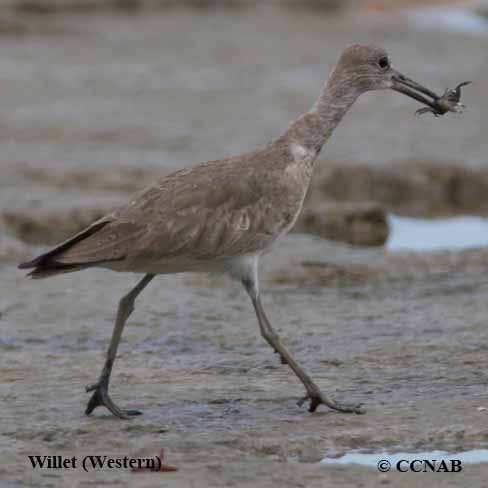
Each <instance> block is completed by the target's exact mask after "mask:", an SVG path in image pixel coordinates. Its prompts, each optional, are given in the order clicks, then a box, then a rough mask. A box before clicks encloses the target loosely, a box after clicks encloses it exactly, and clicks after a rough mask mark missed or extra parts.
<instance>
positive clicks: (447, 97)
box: [415, 81, 472, 117]
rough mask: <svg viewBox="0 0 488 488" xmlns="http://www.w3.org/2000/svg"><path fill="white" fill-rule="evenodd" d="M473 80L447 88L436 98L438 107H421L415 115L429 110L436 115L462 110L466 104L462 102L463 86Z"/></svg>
mask: <svg viewBox="0 0 488 488" xmlns="http://www.w3.org/2000/svg"><path fill="white" fill-rule="evenodd" d="M471 83H472V81H463V82H462V83H459V85H458V86H457V87H456V88H454V89H453V90H449V89H447V90H446V91H445V92H444V95H442V96H441V97H439V98H438V99H437V100H435V104H436V105H437V107H436V108H435V109H434V108H432V107H424V108H420V109H419V110H417V111H416V112H415V115H421V114H425V113H428V112H431V113H433V114H434V116H435V117H439V116H440V115H444V114H445V113H446V112H458V113H460V112H462V111H463V108H466V105H464V104H462V103H461V102H460V100H461V87H463V86H466V85H471Z"/></svg>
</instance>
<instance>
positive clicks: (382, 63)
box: [378, 56, 390, 69]
mask: <svg viewBox="0 0 488 488" xmlns="http://www.w3.org/2000/svg"><path fill="white" fill-rule="evenodd" d="M378 66H379V67H380V68H381V69H386V68H388V67H389V66H390V61H389V60H388V58H387V57H386V56H384V57H382V58H380V60H379V61H378Z"/></svg>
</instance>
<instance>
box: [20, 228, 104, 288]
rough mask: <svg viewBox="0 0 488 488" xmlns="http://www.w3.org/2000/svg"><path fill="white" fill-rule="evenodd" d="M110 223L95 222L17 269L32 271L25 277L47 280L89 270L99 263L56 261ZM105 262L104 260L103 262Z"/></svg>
mask: <svg viewBox="0 0 488 488" xmlns="http://www.w3.org/2000/svg"><path fill="white" fill-rule="evenodd" d="M109 222H110V220H102V221H97V222H95V223H93V224H92V225H90V227H87V228H86V229H84V230H82V231H81V232H79V233H78V234H76V235H75V236H73V237H71V238H70V239H68V240H66V241H64V242H62V243H61V244H59V245H58V246H56V247H55V248H53V249H51V250H50V251H48V252H46V253H44V254H41V255H40V256H37V257H36V258H34V259H32V260H31V261H27V262H25V263H21V264H19V269H31V268H33V269H32V271H31V272H30V273H29V274H28V275H27V276H30V277H31V278H33V279H41V278H48V277H50V276H55V275H58V274H63V273H72V272H74V271H80V270H82V269H85V268H90V267H92V266H95V265H97V264H98V263H99V262H100V261H92V262H83V263H63V262H59V261H57V260H56V258H59V257H60V256H61V255H62V254H63V253H64V252H66V251H67V250H68V249H71V248H72V247H73V246H74V245H75V244H78V243H79V242H81V241H83V240H85V239H87V238H88V237H90V236H92V235H93V234H95V233H96V232H98V231H99V230H100V229H102V228H103V227H105V225H107V224H108V223H109ZM104 261H105V260H104Z"/></svg>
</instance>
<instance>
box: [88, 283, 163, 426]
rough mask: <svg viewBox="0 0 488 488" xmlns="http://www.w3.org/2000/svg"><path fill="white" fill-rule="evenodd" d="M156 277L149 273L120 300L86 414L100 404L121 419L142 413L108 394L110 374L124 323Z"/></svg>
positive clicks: (92, 387)
mask: <svg viewBox="0 0 488 488" xmlns="http://www.w3.org/2000/svg"><path fill="white" fill-rule="evenodd" d="M153 278H154V275H153V274H147V275H145V276H144V278H142V280H141V281H139V283H138V284H137V285H136V286H135V287H134V288H133V289H132V290H131V291H130V292H129V293H128V294H127V295H125V296H124V297H122V299H121V300H120V302H119V308H118V310H117V317H116V319H115V326H114V330H113V332H112V338H111V339H110V345H109V348H108V351H107V357H106V359H105V364H104V366H103V369H102V373H101V375H100V378H99V380H98V381H97V382H96V383H94V384H92V385H89V386H87V387H86V391H87V392H89V391H93V395H92V396H91V398H90V400H89V402H88V405H87V407H86V410H85V413H86V415H90V414H91V413H92V412H93V410H94V409H95V408H97V407H100V406H102V405H103V406H105V407H107V408H108V409H109V410H110V411H111V412H112V413H113V414H114V415H115V416H116V417H119V418H121V419H128V418H129V416H132V415H141V412H139V411H138V410H122V409H121V408H119V407H118V406H117V405H116V404H115V403H114V402H113V401H112V399H111V398H110V396H109V395H108V385H109V382H110V374H111V373H112V367H113V364H114V361H115V356H116V354H117V348H118V346H119V342H120V338H121V336H122V331H123V330H124V325H125V323H126V322H127V319H128V318H129V316H130V314H131V313H132V312H133V310H134V301H135V299H136V298H137V296H138V295H139V294H140V293H141V292H142V290H144V288H145V287H146V286H147V285H148V283H149V282H150V281H151V280H152V279H153Z"/></svg>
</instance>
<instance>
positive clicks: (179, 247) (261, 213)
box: [55, 156, 282, 264]
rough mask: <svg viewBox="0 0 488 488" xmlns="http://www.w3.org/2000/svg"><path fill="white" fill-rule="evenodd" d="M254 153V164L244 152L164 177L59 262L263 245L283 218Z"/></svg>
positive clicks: (218, 252) (206, 254)
mask: <svg viewBox="0 0 488 488" xmlns="http://www.w3.org/2000/svg"><path fill="white" fill-rule="evenodd" d="M253 159H254V164H252V165H249V166H248V165H246V159H244V158H243V157H242V156H241V157H240V161H239V164H238V165H236V164H233V163H235V162H233V161H232V160H220V161H214V162H211V163H206V164H203V165H200V166H196V167H194V168H191V169H189V170H182V171H178V172H176V173H173V174H172V175H169V176H167V177H165V178H163V179H161V180H159V181H158V183H157V184H155V185H153V186H151V187H149V188H147V189H146V190H144V191H142V192H141V193H139V194H138V195H136V196H135V197H134V198H133V199H132V200H131V201H130V202H129V204H128V205H126V206H124V207H122V208H120V209H118V210H116V211H115V212H113V213H112V214H110V215H108V216H106V217H104V221H108V223H107V224H106V225H104V226H103V227H102V228H101V229H100V230H99V231H98V232H96V233H94V234H92V235H89V236H88V237H87V238H86V239H83V240H80V241H78V242H76V243H75V244H74V245H73V246H71V247H69V248H68V249H66V250H64V251H63V252H62V253H60V254H59V255H56V256H55V260H56V262H58V263H63V264H73V263H79V264H82V263H96V262H98V263H99V262H102V261H114V260H128V261H138V260H143V261H148V260H152V261H155V260H160V259H166V258H173V257H178V256H185V257H188V258H192V259H210V258H216V257H226V256H234V255H239V254H242V253H245V252H252V251H254V250H258V249H261V248H263V247H264V246H266V245H267V243H268V242H271V241H272V240H274V237H275V236H276V234H277V233H278V232H279V230H280V229H279V228H277V225H278V226H279V223H280V222H282V219H279V218H278V215H276V218H273V215H272V214H273V212H277V211H278V210H277V208H278V207H280V206H276V205H273V204H272V202H271V199H270V198H269V196H268V195H267V194H266V192H265V191H263V187H262V181H261V180H262V179H263V175H258V174H257V172H259V171H257V170H256V161H255V157H254V158H253ZM264 180H266V178H264ZM281 210H282V209H281ZM276 222H278V224H277V223H276Z"/></svg>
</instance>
